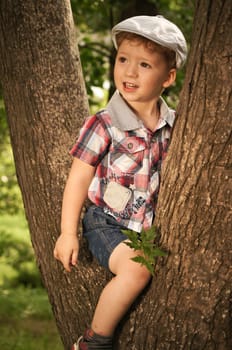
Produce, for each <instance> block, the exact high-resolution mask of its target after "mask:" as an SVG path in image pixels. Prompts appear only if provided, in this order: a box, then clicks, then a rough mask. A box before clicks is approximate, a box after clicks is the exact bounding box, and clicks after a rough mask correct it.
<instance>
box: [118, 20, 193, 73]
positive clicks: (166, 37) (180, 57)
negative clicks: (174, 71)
mask: <svg viewBox="0 0 232 350" xmlns="http://www.w3.org/2000/svg"><path fill="white" fill-rule="evenodd" d="M120 32H130V33H135V34H138V35H140V36H143V37H145V38H147V39H150V40H151V41H154V42H155V43H157V44H159V45H161V46H164V47H167V48H169V49H171V50H173V51H175V52H176V66H177V68H180V67H181V66H182V65H183V64H184V62H185V60H186V57H187V44H186V41H185V38H184V35H183V33H182V32H181V30H180V29H179V28H178V27H177V26H176V25H175V24H174V23H172V22H170V21H168V20H167V19H166V18H164V17H163V16H135V17H131V18H127V19H125V20H124V21H122V22H120V23H118V24H116V25H115V26H114V27H113V29H112V40H113V43H114V46H115V48H116V49H117V48H118V47H117V41H116V36H117V34H118V33H120Z"/></svg>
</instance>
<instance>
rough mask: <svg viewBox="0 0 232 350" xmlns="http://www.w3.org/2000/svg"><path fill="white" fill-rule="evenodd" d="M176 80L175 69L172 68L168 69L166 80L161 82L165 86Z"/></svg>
mask: <svg viewBox="0 0 232 350" xmlns="http://www.w3.org/2000/svg"><path fill="white" fill-rule="evenodd" d="M175 80H176V69H175V68H172V69H170V71H169V72H168V78H167V80H165V82H164V83H163V87H164V88H167V87H169V86H170V85H172V84H173V83H174V81H175Z"/></svg>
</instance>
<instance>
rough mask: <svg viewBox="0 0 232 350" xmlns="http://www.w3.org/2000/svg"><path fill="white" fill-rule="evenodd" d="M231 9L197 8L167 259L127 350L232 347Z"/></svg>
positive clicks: (167, 199) (171, 191)
mask: <svg viewBox="0 0 232 350" xmlns="http://www.w3.org/2000/svg"><path fill="white" fill-rule="evenodd" d="M231 14H232V2H231V1H230V0H228V1H211V2H208V1H203V0H202V1H196V9H195V22H194V30H193V38H192V47H191V53H190V55H189V60H188V65H187V72H186V79H185V83H184V87H183V91H182V96H181V103H180V106H179V108H178V118H177V122H176V125H175V128H174V133H173V138H172V142H171V146H170V148H169V152H168V156H167V159H166V161H165V166H164V167H163V169H162V171H163V173H162V179H163V180H162V186H161V191H160V195H159V204H158V209H157V216H156V225H157V226H158V228H159V231H160V233H161V243H162V246H163V247H165V248H166V249H167V251H168V252H169V255H168V257H167V258H166V259H165V260H163V261H160V260H159V261H158V263H157V266H156V269H155V277H154V279H153V282H152V285H151V287H150V288H149V290H148V291H147V293H145V295H144V296H143V298H142V301H141V302H140V304H139V305H138V307H137V309H136V310H134V311H133V312H132V314H131V316H130V319H129V320H128V322H127V324H126V325H125V327H126V329H127V330H128V334H129V331H131V334H130V336H129V335H128V343H127V345H125V344H124V343H125V337H124V334H123V336H122V337H121V339H120V343H121V347H120V349H126V348H128V349H133V350H135V349H136V350H141V349H144V350H145V349H146V350H148V349H149V350H152V349H157V350H171V349H173V350H174V349H175V350H177V349H178V350H181V349H183V350H188V349H191V350H203V349H204V350H213V349H215V350H229V349H232V320H231V302H232V295H231V288H232V269H231V266H232V236H231V233H232V226H231V120H232V118H231V111H232V99H231V96H232V95H231V93H232V75H231V72H232V56H231V47H232V25H231V23H232V17H231Z"/></svg>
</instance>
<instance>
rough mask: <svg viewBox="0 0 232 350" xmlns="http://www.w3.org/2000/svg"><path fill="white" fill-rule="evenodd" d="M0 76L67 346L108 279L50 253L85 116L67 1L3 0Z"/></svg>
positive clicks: (35, 235) (29, 210) (40, 254)
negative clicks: (69, 268)
mask: <svg viewBox="0 0 232 350" xmlns="http://www.w3.org/2000/svg"><path fill="white" fill-rule="evenodd" d="M0 80H1V84H2V87H3V94H4V101H5V106H6V111H7V117H8V123H9V127H10V135H11V141H12V147H13V153H14V158H15V164H16V171H17V177H18V181H19V185H20V188H21V191H22V196H23V201H24V206H25V212H26V217H27V219H28V223H29V228H30V233H31V240H32V244H33V247H34V250H35V255H36V259H37V263H38V266H39V269H40V271H41V275H42V278H43V281H44V285H45V287H46V289H47V292H48V295H49V299H50V302H51V304H52V307H53V310H54V314H55V318H56V321H57V325H58V328H59V332H60V334H61V338H62V340H63V342H64V344H65V348H67V349H68V348H69V347H70V344H71V343H72V342H73V340H74V339H75V338H76V336H77V333H78V332H80V331H82V330H83V328H84V327H85V326H86V325H87V324H88V323H89V320H90V317H91V311H92V310H91V307H89V305H94V303H95V302H96V298H97V297H96V295H98V293H99V291H100V290H101V289H102V285H103V282H104V281H105V273H103V274H102V273H100V272H98V271H99V270H100V268H99V267H97V266H96V267H95V265H94V263H93V265H92V267H90V268H89V264H84V263H83V262H85V260H86V257H85V255H84V254H83V258H82V263H80V269H78V271H77V273H72V274H66V273H64V271H63V269H62V267H61V264H60V263H57V262H56V261H55V260H54V258H53V248H54V242H55V240H56V238H57V236H58V234H59V231H60V209H61V200H62V192H63V188H64V183H65V180H66V176H67V173H68V170H69V167H70V161H71V157H70V156H69V154H68V150H69V148H70V147H71V145H72V144H73V142H74V141H75V138H76V135H77V133H78V129H79V128H80V125H81V124H82V121H83V118H84V117H85V116H86V115H87V114H88V105H87V99H86V94H85V88H84V82H83V77H82V73H81V66H80V61H79V55H78V49H77V41H76V33H75V32H74V24H73V20H72V13H71V8H70V2H69V1H68V0H66V1H60V0H59V1H40V0H38V1H32V0H17V1H8V0H6V1H4V0H2V1H1V2H0ZM77 190H78V189H77ZM83 251H84V250H83ZM82 265H85V266H83V268H82ZM92 307H94V306H92Z"/></svg>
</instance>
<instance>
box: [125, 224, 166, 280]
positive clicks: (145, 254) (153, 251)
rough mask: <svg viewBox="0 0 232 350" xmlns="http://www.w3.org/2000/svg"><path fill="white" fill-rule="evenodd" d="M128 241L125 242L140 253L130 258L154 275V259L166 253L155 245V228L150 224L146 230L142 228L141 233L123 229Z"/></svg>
mask: <svg viewBox="0 0 232 350" xmlns="http://www.w3.org/2000/svg"><path fill="white" fill-rule="evenodd" d="M123 232H124V234H125V235H126V236H127V237H128V239H129V241H125V244H126V245H128V246H129V247H130V248H132V249H134V250H135V251H137V250H140V251H141V252H142V255H137V256H135V257H133V258H131V259H132V260H133V261H135V262H137V263H140V264H142V265H145V266H146V267H147V269H148V270H149V272H150V273H151V274H152V276H154V265H155V259H156V258H157V257H159V256H166V255H167V253H166V252H165V251H163V250H162V249H161V248H159V247H158V246H157V244H156V243H155V239H156V237H157V230H156V227H155V226H152V227H151V228H149V229H148V230H144V229H143V230H142V231H141V233H138V232H135V231H132V230H123Z"/></svg>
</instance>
